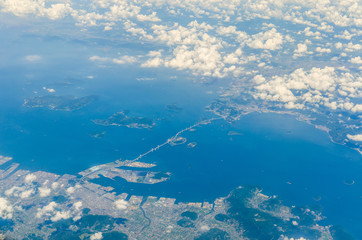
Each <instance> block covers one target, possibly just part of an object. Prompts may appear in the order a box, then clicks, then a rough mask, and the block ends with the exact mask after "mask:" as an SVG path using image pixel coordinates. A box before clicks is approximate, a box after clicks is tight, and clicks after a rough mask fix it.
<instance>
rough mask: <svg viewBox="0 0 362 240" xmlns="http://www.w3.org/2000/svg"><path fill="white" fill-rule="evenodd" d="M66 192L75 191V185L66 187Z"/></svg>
mask: <svg viewBox="0 0 362 240" xmlns="http://www.w3.org/2000/svg"><path fill="white" fill-rule="evenodd" d="M66 192H67V193H68V194H72V193H74V192H75V187H69V188H67V190H66Z"/></svg>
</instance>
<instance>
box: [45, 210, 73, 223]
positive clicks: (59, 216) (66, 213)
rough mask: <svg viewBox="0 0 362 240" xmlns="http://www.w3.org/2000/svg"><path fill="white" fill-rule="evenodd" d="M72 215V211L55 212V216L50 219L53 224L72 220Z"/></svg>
mask: <svg viewBox="0 0 362 240" xmlns="http://www.w3.org/2000/svg"><path fill="white" fill-rule="evenodd" d="M71 217H72V215H71V214H70V211H57V212H55V215H54V216H52V217H51V218H50V220H52V221H53V222H57V221H59V220H63V219H64V220H65V219H69V218H71Z"/></svg>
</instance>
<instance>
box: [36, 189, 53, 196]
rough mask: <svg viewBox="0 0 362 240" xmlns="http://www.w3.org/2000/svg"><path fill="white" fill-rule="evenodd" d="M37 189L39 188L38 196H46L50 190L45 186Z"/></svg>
mask: <svg viewBox="0 0 362 240" xmlns="http://www.w3.org/2000/svg"><path fill="white" fill-rule="evenodd" d="M38 190H39V196H40V197H47V196H49V195H50V193H51V191H52V190H51V189H50V188H47V187H40V188H39V189H38Z"/></svg>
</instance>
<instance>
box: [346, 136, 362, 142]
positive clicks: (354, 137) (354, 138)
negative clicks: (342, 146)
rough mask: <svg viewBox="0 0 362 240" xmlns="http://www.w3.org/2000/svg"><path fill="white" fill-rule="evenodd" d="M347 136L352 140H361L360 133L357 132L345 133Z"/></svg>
mask: <svg viewBox="0 0 362 240" xmlns="http://www.w3.org/2000/svg"><path fill="white" fill-rule="evenodd" d="M347 137H348V138H349V139H351V140H353V141H356V142H362V134H357V135H350V134H347Z"/></svg>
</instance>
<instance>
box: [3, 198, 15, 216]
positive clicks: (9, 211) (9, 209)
mask: <svg viewBox="0 0 362 240" xmlns="http://www.w3.org/2000/svg"><path fill="white" fill-rule="evenodd" d="M13 212H14V209H13V206H12V205H11V204H10V202H9V201H8V200H7V199H6V198H2V197H0V218H4V219H11V218H12V217H13Z"/></svg>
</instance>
